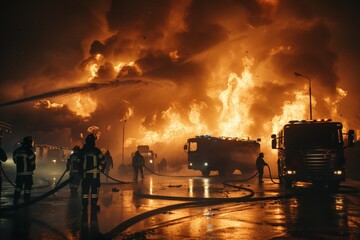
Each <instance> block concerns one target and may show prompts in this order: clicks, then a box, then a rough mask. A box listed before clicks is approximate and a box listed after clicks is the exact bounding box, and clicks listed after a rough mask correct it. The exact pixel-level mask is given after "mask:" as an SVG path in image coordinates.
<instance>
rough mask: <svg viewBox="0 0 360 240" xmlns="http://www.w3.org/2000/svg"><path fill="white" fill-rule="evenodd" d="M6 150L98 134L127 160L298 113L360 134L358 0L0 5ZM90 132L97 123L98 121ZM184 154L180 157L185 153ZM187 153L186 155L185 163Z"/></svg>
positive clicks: (259, 133)
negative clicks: (135, 151)
mask: <svg viewBox="0 0 360 240" xmlns="http://www.w3.org/2000/svg"><path fill="white" fill-rule="evenodd" d="M0 11H1V23H0V24H1V29H2V33H1V40H0V41H1V44H0V46H1V65H0V66H1V70H0V72H1V76H0V91H1V94H0V96H1V97H0V105H1V107H0V111H1V114H0V121H4V122H7V123H9V124H12V125H13V133H12V134H11V135H7V136H6V137H5V141H6V143H5V144H4V146H5V147H6V148H7V149H6V150H7V151H13V147H14V146H15V144H16V142H17V141H19V140H20V139H21V138H22V137H24V136H26V135H31V136H33V137H34V138H35V141H36V143H42V144H53V145H57V146H66V147H72V146H73V145H75V144H78V145H81V144H82V143H83V139H82V137H83V136H85V135H86V134H87V133H89V131H95V132H96V133H97V134H98V135H99V142H98V144H99V145H100V147H103V148H110V150H111V151H113V152H114V154H115V155H116V154H120V152H121V148H120V146H121V142H122V138H121V137H122V127H123V125H122V124H123V122H122V121H121V120H122V119H127V122H126V123H125V126H126V142H125V145H126V148H129V149H131V148H135V146H136V145H138V144H149V145H151V146H152V147H153V148H157V151H158V152H159V153H160V155H161V154H162V155H163V156H166V155H171V154H172V155H174V156H182V155H181V154H180V153H183V151H182V148H181V145H182V144H183V143H185V141H186V139H187V138H189V137H193V136H195V135H200V134H212V135H214V136H220V135H225V136H229V135H231V136H236V137H241V138H247V137H249V138H251V139H255V138H258V137H261V138H262V139H263V142H262V144H264V146H263V147H262V148H263V150H264V151H270V150H269V149H270V147H269V146H270V145H269V139H270V134H272V133H275V132H274V131H277V130H279V129H278V125H279V124H284V123H286V122H287V121H289V120H292V119H308V118H309V102H308V100H309V96H308V79H307V78H304V77H295V76H294V72H299V73H301V74H303V75H304V76H307V77H309V78H310V79H311V83H312V97H313V98H312V99H313V118H332V119H333V120H334V121H341V122H342V123H343V124H344V127H345V130H347V129H349V128H351V129H355V130H357V133H358V134H359V130H360V95H359V94H358V91H359V90H360V81H359V79H358V78H359V76H360V68H359V66H360V47H359V43H360V31H359V26H360V14H359V12H360V1H357V0H317V1H313V0H286V1H285V0H283V1H281V0H237V1H236V0H233V1H231V0H221V1H215V0H194V1H188V0H184V1H167V0H152V1H148V0H142V1H136V0H132V1H121V0H120V1H115V0H114V1H104V0H102V1H74V0H73V1H70V0H61V1H36V0H35V1H2V2H1V10H0ZM89 128H90V129H89ZM178 153H179V154H178ZM178 158H181V157H178Z"/></svg>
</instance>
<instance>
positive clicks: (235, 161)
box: [184, 135, 260, 177]
mask: <svg viewBox="0 0 360 240" xmlns="http://www.w3.org/2000/svg"><path fill="white" fill-rule="evenodd" d="M259 142H260V139H258V140H257V141H255V140H243V139H238V138H230V137H212V136H210V135H201V136H196V137H195V138H189V139H188V140H187V143H186V144H185V145H184V151H185V152H187V155H188V169H194V170H200V171H201V173H202V175H203V176H205V177H207V176H209V175H210V172H211V171H218V172H219V175H221V176H224V175H227V174H232V173H233V172H234V171H235V170H237V169H238V170H240V171H241V173H242V174H247V173H250V172H251V173H252V172H254V171H255V170H256V167H255V160H256V157H257V156H258V154H259V153H260V144H259Z"/></svg>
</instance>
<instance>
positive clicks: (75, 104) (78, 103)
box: [64, 94, 97, 117]
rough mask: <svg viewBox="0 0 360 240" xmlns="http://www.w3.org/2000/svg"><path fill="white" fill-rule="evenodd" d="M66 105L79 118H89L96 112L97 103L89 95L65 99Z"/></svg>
mask: <svg viewBox="0 0 360 240" xmlns="http://www.w3.org/2000/svg"><path fill="white" fill-rule="evenodd" d="M64 103H65V104H66V105H68V107H69V109H70V110H71V111H73V112H75V113H76V114H77V115H78V116H81V117H89V116H90V115H91V113H92V112H94V111H95V110H96V107H97V102H96V101H95V100H94V99H92V98H91V97H90V95H87V94H78V95H74V96H69V97H68V98H66V99H64Z"/></svg>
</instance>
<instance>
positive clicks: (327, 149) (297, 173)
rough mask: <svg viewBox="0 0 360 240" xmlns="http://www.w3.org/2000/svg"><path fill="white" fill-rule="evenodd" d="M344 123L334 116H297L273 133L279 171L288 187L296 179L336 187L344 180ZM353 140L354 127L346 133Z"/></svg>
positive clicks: (350, 143) (281, 180)
mask: <svg viewBox="0 0 360 240" xmlns="http://www.w3.org/2000/svg"><path fill="white" fill-rule="evenodd" d="M342 129H343V125H342V124H341V123H340V122H332V121H331V119H320V120H301V121H298V120H294V121H290V122H289V123H288V124H285V125H284V127H283V128H282V129H281V130H280V131H279V133H278V134H277V135H276V134H272V135H271V138H272V142H271V145H272V149H278V174H279V178H280V182H282V183H284V184H285V186H286V187H287V188H291V187H292V183H293V182H295V181H302V182H312V183H315V184H321V185H325V184H327V185H328V187H329V188H337V187H338V186H339V183H340V182H341V181H345V178H346V172H345V157H344V148H345V147H344V140H343V135H344V133H343V132H342ZM346 135H347V139H348V144H347V146H352V145H353V144H354V130H349V132H348V133H347V134H346Z"/></svg>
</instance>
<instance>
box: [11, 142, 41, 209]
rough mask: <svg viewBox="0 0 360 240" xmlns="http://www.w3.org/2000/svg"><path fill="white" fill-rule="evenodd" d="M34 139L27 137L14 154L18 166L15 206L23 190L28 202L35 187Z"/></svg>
mask: <svg viewBox="0 0 360 240" xmlns="http://www.w3.org/2000/svg"><path fill="white" fill-rule="evenodd" d="M33 148H34V139H33V138H32V137H31V136H27V137H25V138H24V139H23V140H22V142H21V146H20V147H19V148H17V149H16V150H15V151H14V153H13V160H14V163H15V164H16V173H17V175H16V187H15V193H14V205H16V204H17V203H18V200H19V198H20V194H21V190H22V189H24V200H25V202H28V201H29V200H30V197H31V188H32V185H33V176H32V175H33V171H34V170H35V168H36V165H35V159H36V156H35V152H34V149H33Z"/></svg>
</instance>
